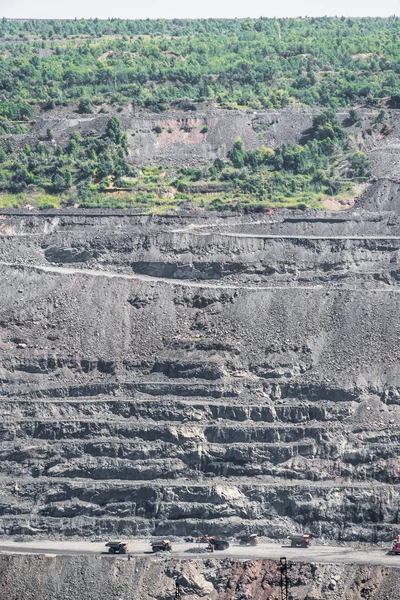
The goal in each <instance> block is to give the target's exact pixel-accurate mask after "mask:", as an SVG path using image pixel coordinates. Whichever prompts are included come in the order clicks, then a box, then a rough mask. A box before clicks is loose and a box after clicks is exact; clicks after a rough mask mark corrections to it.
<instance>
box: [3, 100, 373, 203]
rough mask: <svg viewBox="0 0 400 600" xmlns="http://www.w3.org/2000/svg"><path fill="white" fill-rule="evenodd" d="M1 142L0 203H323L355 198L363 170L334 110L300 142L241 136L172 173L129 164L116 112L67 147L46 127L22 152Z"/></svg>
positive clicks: (364, 165) (317, 118)
mask: <svg viewBox="0 0 400 600" xmlns="http://www.w3.org/2000/svg"><path fill="white" fill-rule="evenodd" d="M352 114H353V113H352ZM353 117H354V118H356V117H357V114H356V113H355V114H353ZM3 145H4V147H3V146H0V190H3V192H4V193H3V195H2V196H0V206H21V205H23V204H24V203H25V204H26V203H27V202H30V203H33V204H36V205H38V206H39V207H41V208H49V207H53V206H54V207H58V206H60V205H64V206H68V205H74V204H75V205H79V206H82V207H110V208H117V207H122V208H141V209H145V210H158V211H164V210H172V209H177V208H179V206H182V204H183V205H184V206H187V207H203V208H208V209H214V210H223V209H232V208H233V209H236V208H250V209H256V208H261V207H264V208H266V207H281V206H313V207H315V208H320V207H321V204H320V202H321V200H322V199H323V198H324V197H326V196H329V197H339V198H341V197H346V196H347V198H348V197H352V195H353V192H352V181H354V180H355V179H360V178H361V179H365V178H366V176H367V175H368V171H367V169H368V158H367V156H366V155H365V154H364V153H362V152H359V151H354V150H353V149H352V146H351V143H350V138H349V136H348V134H347V133H346V130H345V129H344V128H343V126H342V124H341V123H340V122H339V120H338V118H337V115H336V113H335V111H334V110H333V109H328V110H326V111H324V112H322V113H319V114H317V115H315V117H314V119H313V126H312V128H311V129H310V130H309V131H308V132H307V135H306V136H305V138H304V141H303V143H302V144H283V145H282V146H280V147H278V148H276V149H275V150H272V149H271V148H266V147H261V148H259V149H257V150H249V151H246V150H245V148H244V145H243V142H242V141H241V140H240V139H238V140H237V141H236V142H235V143H234V144H233V147H232V149H231V150H230V151H229V152H228V156H227V158H226V159H225V160H222V159H220V158H218V159H216V160H215V161H214V162H213V163H212V164H210V165H205V166H202V167H198V168H185V167H182V168H180V169H178V171H177V173H176V174H175V175H176V176H175V177H174V178H170V177H169V176H168V175H169V174H168V173H167V171H166V170H165V169H163V168H162V167H142V168H141V169H139V168H136V167H133V166H131V165H130V164H129V163H128V162H127V153H128V150H127V138H126V134H124V133H123V132H122V130H121V125H120V122H119V120H118V119H117V118H116V117H111V118H110V119H109V120H108V122H107V126H106V130H105V133H104V135H102V136H99V135H97V136H95V135H91V134H88V135H86V136H85V137H83V136H82V135H81V134H79V133H77V132H74V133H73V134H72V135H71V136H70V139H69V142H68V144H67V145H66V146H65V147H61V146H59V145H56V144H55V142H54V140H53V139H52V135H51V132H50V131H48V133H47V136H46V139H44V140H40V141H39V140H38V141H37V142H36V144H35V146H34V147H33V148H31V147H30V146H28V145H25V147H24V149H23V150H22V151H21V152H20V153H14V152H13V151H12V147H11V146H10V145H9V143H8V140H7V143H4V144H3Z"/></svg>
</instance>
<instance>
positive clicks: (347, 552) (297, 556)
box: [0, 539, 400, 569]
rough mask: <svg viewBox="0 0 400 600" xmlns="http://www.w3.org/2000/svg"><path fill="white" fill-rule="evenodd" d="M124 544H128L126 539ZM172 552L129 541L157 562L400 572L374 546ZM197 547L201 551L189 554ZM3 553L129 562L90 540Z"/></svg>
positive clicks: (13, 545) (25, 545) (2, 547)
mask: <svg viewBox="0 0 400 600" xmlns="http://www.w3.org/2000/svg"><path fill="white" fill-rule="evenodd" d="M123 541H126V539H124V540H123ZM172 546H173V551H172V552H171V553H170V552H165V553H157V554H153V553H152V552H151V547H150V542H149V541H148V540H143V539H135V540H128V548H129V554H130V556H131V557H133V558H134V557H153V558H157V559H169V558H179V559H184V558H186V559H188V560H190V559H196V560H198V559H202V558H210V557H213V558H232V559H238V560H253V559H269V560H279V559H280V557H282V556H285V557H286V558H287V560H290V561H293V562H306V563H324V564H368V565H381V566H385V567H391V568H398V569H400V556H390V555H388V554H387V551H388V549H389V547H390V546H391V544H388V545H387V547H386V548H382V547H378V546H372V547H368V548H367V547H364V548H362V547H360V548H352V547H350V546H311V547H309V548H291V547H290V546H285V545H283V546H282V545H281V544H279V543H275V544H274V543H260V544H259V545H258V546H255V547H252V546H246V547H243V546H239V545H238V544H237V543H236V542H231V545H230V547H229V548H228V549H227V550H224V551H215V552H214V554H210V553H208V552H207V553H205V552H204V548H205V547H206V546H204V545H199V544H195V543H193V542H192V543H190V542H173V543H172ZM194 548H197V549H198V550H199V552H197V553H196V552H195V551H194V550H193V551H190V552H188V550H192V549H194ZM0 553H2V554H46V555H49V556H57V555H64V556H93V557H95V556H101V557H104V558H106V559H113V558H114V559H118V560H128V556H127V555H114V554H113V555H111V554H108V553H107V548H106V547H105V542H88V541H79V540H77V541H68V542H66V541H50V540H37V541H30V542H14V541H9V540H0Z"/></svg>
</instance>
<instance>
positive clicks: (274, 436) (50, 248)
mask: <svg viewBox="0 0 400 600" xmlns="http://www.w3.org/2000/svg"><path fill="white" fill-rule="evenodd" d="M385 186H387V187H385ZM385 189H389V190H390V193H389V194H386V193H383V190H385ZM398 196H399V194H398V188H397V187H396V184H395V183H393V182H385V181H382V182H378V183H377V184H376V186H375V188H372V189H370V190H369V191H368V193H367V195H366V196H365V198H364V202H365V204H363V201H362V200H361V201H360V202H359V204H358V206H357V207H356V208H355V209H353V210H352V211H348V212H346V213H325V214H315V213H312V212H304V213H303V212H299V213H295V212H290V213H289V212H288V213H286V212H284V211H282V212H277V213H275V214H274V215H272V216H271V215H268V216H266V215H264V216H263V215H257V216H238V215H229V216H227V215H224V216H218V215H215V214H214V215H211V214H208V215H206V214H200V215H195V214H193V213H188V214H181V215H176V216H168V217H160V216H158V217H151V216H146V215H133V214H130V213H125V212H121V213H115V214H114V215H112V216H109V215H107V214H106V213H101V212H100V213H95V212H88V213H82V212H77V213H65V214H62V213H61V214H55V213H48V214H46V213H41V214H28V215H24V214H11V213H8V214H5V215H4V219H2V231H3V234H2V235H0V253H1V264H0V269H1V279H0V297H1V303H0V481H1V483H2V485H1V488H0V533H2V534H8V535H9V534H12V535H13V534H18V533H29V534H36V535H42V536H49V535H57V536H64V535H68V536H71V535H79V536H93V535H148V534H154V535H172V534H176V535H191V534H193V532H194V531H195V530H196V528H197V527H198V522H199V520H204V521H207V522H208V525H207V528H208V529H209V530H210V531H211V530H212V531H214V532H215V533H218V534H239V533H241V532H243V531H247V530H253V529H256V530H257V531H259V532H260V533H261V534H264V535H267V536H269V537H277V538H279V537H283V536H285V535H287V534H289V533H291V532H294V531H302V530H307V531H309V532H310V533H312V534H314V535H316V536H329V537H330V538H332V537H333V538H337V539H343V540H355V539H359V540H368V541H376V540H380V539H391V538H392V536H393V533H395V532H396V531H397V529H398V527H399V514H398V506H399V500H400V498H399V496H400V494H399V491H400V486H399V484H400V462H399V447H400V446H399V445H400V394H399V381H400V369H399V361H398V356H399V333H400V332H399V320H398V314H399V298H400V296H399V287H398V286H399V278H400V276H399V273H400V264H399V261H400V253H399V250H400V219H399V217H398V210H397V204H398V203H397V198H398ZM364 206H365V208H364ZM367 208H368V210H366V209H367Z"/></svg>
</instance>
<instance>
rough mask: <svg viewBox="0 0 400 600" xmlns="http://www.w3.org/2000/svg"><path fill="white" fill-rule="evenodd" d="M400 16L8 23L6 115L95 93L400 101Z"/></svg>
mask: <svg viewBox="0 0 400 600" xmlns="http://www.w3.org/2000/svg"><path fill="white" fill-rule="evenodd" d="M399 37H400V19H398V18H396V17H393V18H390V19H378V18H376V19H345V18H342V19H340V18H313V19H258V20H193V21H181V20H173V21H151V20H147V21H124V20H108V21H101V20H97V19H94V20H89V21H87V20H75V21H14V20H7V19H3V20H2V21H0V58H1V59H2V60H1V62H0V99H1V115H2V116H3V117H8V118H12V119H24V118H26V117H30V116H32V114H33V108H34V106H35V104H37V103H39V104H40V105H41V106H42V107H44V108H46V107H51V106H54V105H57V104H68V103H70V102H73V101H77V100H78V99H80V98H84V97H87V98H90V99H91V101H92V103H93V104H95V105H96V104H99V103H101V102H104V101H108V102H113V103H119V102H132V103H134V104H135V105H137V106H143V107H146V108H148V109H151V110H164V109H165V108H167V107H168V106H170V105H171V104H173V103H174V102H176V101H179V100H182V99H187V100H188V101H189V102H193V103H197V102H204V101H215V102H217V103H218V104H219V105H221V106H227V107H241V106H250V107H254V108H257V109H260V108H271V107H275V108H281V107H284V106H286V105H288V104H290V103H296V104H297V105H308V106H324V107H335V106H351V105H354V104H362V105H365V106H376V105H379V104H382V103H384V102H389V103H391V104H392V105H394V106H397V105H400V96H399V94H400V44H399V43H398V40H399Z"/></svg>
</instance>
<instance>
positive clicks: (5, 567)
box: [0, 555, 399, 600]
mask: <svg viewBox="0 0 400 600" xmlns="http://www.w3.org/2000/svg"><path fill="white" fill-rule="evenodd" d="M287 574H288V592H289V598H291V599H292V600H304V599H307V600H320V599H321V598H323V599H324V600H338V599H339V598H340V599H341V600H361V599H367V600H391V599H392V598H393V597H396V593H398V591H399V570H398V569H390V568H383V567H376V566H361V565H329V564H325V565H322V564H305V563H292V564H289V568H288V571H287ZM176 583H178V584H179V586H180V592H181V596H182V597H183V598H185V599H187V600H198V599H200V598H209V599H211V600H216V599H217V598H218V599H220V600H245V599H246V598H254V599H255V600H278V599H279V600H280V599H281V597H282V596H281V571H280V567H279V564H277V563H276V562H274V561H267V560H249V561H246V562H244V561H234V560H232V559H223V560H218V559H215V558H210V559H207V560H204V561H203V560H192V559H188V560H177V559H175V560H169V559H168V560H163V559H156V560H154V559H151V558H142V559H139V558H137V559H132V560H131V561H130V562H127V561H119V560H115V559H110V558H107V557H105V558H100V557H99V558H89V557H71V556H58V557H48V556H23V555H20V556H18V555H14V556H12V555H10V556H1V557H0V589H1V592H0V593H1V594H2V597H4V598H9V600H18V599H19V598H27V599H28V600H39V599H40V600H50V599H51V600H64V598H66V597H68V598H69V599H70V600H74V599H75V598H76V599H77V600H80V599H81V598H89V599H91V598H98V599H99V600H106V599H107V598H122V599H123V598H133V599H134V600H136V599H138V600H139V599H140V600H153V599H157V600H163V599H165V600H167V599H169V598H173V597H174V594H175V586H176Z"/></svg>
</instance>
